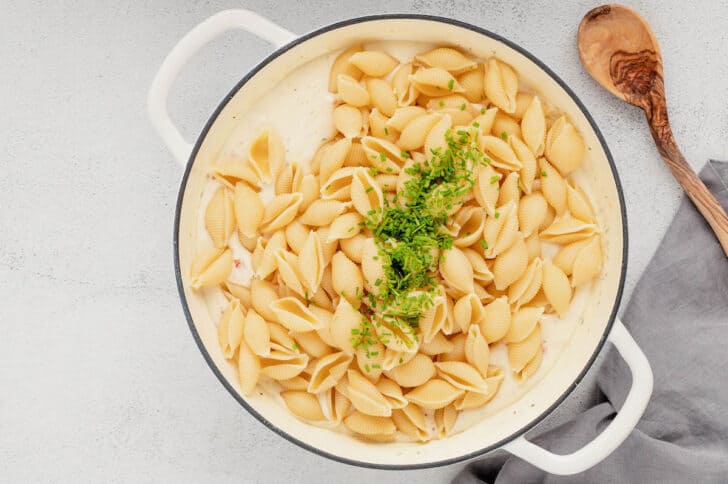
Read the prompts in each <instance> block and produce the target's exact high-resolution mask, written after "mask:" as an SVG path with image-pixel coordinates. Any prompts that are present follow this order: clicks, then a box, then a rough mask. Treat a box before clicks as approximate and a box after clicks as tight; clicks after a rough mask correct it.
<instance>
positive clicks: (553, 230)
mask: <svg viewBox="0 0 728 484" xmlns="http://www.w3.org/2000/svg"><path fill="white" fill-rule="evenodd" d="M595 233H597V227H596V225H594V224H590V223H587V222H582V221H581V220H579V219H575V218H574V217H572V216H571V215H569V214H565V215H562V216H561V217H559V218H557V219H556V220H554V222H553V223H552V224H551V225H549V227H548V228H547V229H546V230H544V231H543V232H541V234H540V236H541V240H545V241H546V242H553V243H555V244H570V243H572V242H576V241H578V240H583V239H587V238H589V237H591V236H592V235H594V234H595Z"/></svg>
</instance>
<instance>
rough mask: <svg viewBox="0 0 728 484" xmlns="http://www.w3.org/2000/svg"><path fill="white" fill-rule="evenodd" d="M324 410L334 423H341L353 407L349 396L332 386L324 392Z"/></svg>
mask: <svg viewBox="0 0 728 484" xmlns="http://www.w3.org/2000/svg"><path fill="white" fill-rule="evenodd" d="M323 395H324V396H323V398H322V399H321V400H322V401H323V403H324V404H323V405H322V408H323V411H324V414H325V415H326V418H327V419H328V420H329V421H330V422H333V423H336V424H339V423H341V421H342V420H344V417H345V416H346V414H347V413H349V408H351V402H350V401H349V399H348V398H346V397H345V396H344V395H342V394H341V393H340V392H339V391H338V390H336V389H335V388H332V389H330V390H328V391H325V392H323Z"/></svg>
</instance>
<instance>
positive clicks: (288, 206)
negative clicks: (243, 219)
mask: <svg viewBox="0 0 728 484" xmlns="http://www.w3.org/2000/svg"><path fill="white" fill-rule="evenodd" d="M302 201H303V196H302V195H301V194H300V193H286V194H284V195H278V196H276V197H275V198H273V200H271V201H270V202H268V205H266V207H265V211H264V212H263V220H262V221H261V224H260V230H261V231H262V232H274V231H276V230H278V229H281V228H283V227H285V226H286V225H288V224H289V223H291V222H292V221H293V219H294V218H296V214H298V207H299V205H300V204H301V202H302Z"/></svg>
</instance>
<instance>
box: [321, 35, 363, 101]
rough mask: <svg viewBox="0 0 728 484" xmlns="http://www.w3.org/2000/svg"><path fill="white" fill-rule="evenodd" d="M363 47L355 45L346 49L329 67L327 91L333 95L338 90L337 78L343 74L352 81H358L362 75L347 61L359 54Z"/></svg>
mask: <svg viewBox="0 0 728 484" xmlns="http://www.w3.org/2000/svg"><path fill="white" fill-rule="evenodd" d="M362 50H364V49H363V47H362V46H361V45H355V46H353V47H350V48H348V49H346V50H345V51H344V52H342V53H341V54H339V55H338V56H337V57H336V59H334V63H333V64H332V65H331V71H330V73H329V91H331V92H333V93H335V92H337V88H338V77H339V74H345V75H347V76H349V77H351V78H353V79H354V80H359V79H361V77H362V76H363V75H364V73H363V72H362V71H360V70H359V68H358V67H356V66H355V65H354V64H351V63H349V59H350V58H351V56H352V55H354V54H355V53H357V52H361V51H362Z"/></svg>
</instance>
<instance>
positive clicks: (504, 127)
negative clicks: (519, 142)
mask: <svg viewBox="0 0 728 484" xmlns="http://www.w3.org/2000/svg"><path fill="white" fill-rule="evenodd" d="M491 132H492V133H493V134H494V135H496V136H500V137H501V139H503V140H505V141H510V139H511V138H520V137H521V126H520V125H519V124H518V121H516V120H515V119H513V118H512V117H510V116H508V115H507V114H505V113H504V112H502V111H498V113H496V115H495V119H494V120H493V127H492V128H491Z"/></svg>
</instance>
